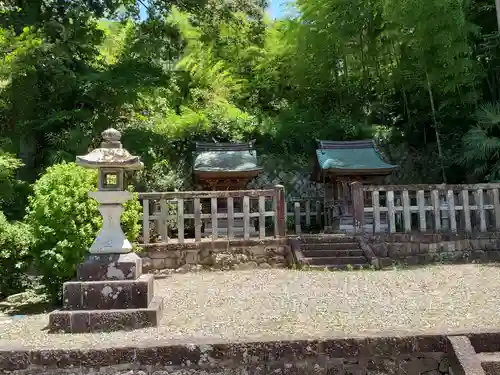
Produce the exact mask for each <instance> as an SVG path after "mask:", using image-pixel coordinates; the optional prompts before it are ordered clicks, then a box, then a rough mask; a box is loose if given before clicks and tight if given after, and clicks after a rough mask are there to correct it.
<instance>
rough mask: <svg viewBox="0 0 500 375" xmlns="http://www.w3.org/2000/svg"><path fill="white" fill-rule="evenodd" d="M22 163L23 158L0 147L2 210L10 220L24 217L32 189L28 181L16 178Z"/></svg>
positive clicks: (0, 202) (0, 195)
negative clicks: (20, 158)
mask: <svg viewBox="0 0 500 375" xmlns="http://www.w3.org/2000/svg"><path fill="white" fill-rule="evenodd" d="M2 143H3V141H2V140H0V145H1V144H2ZM22 165H23V163H22V162H21V160H19V159H18V158H16V157H15V156H14V155H12V154H9V153H7V152H4V151H2V150H1V148H0V210H1V211H2V212H3V214H4V215H5V216H6V217H7V219H9V220H18V219H21V218H22V217H23V215H24V208H25V206H26V199H27V197H28V195H29V191H30V190H29V185H28V184H27V183H26V182H24V181H20V180H18V179H16V171H17V170H18V168H20V167H21V166H22Z"/></svg>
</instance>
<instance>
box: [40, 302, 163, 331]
mask: <svg viewBox="0 0 500 375" xmlns="http://www.w3.org/2000/svg"><path fill="white" fill-rule="evenodd" d="M162 313H163V298H162V297H153V299H152V300H151V303H150V304H149V306H148V307H147V308H142V309H141V308H135V309H114V310H72V311H65V310H56V311H53V312H52V313H50V315H49V327H48V330H49V332H50V333H90V332H112V331H122V330H123V331H129V330H133V329H139V328H147V327H156V326H157V325H158V323H159V322H160V320H161V317H162Z"/></svg>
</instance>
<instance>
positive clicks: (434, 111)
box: [425, 69, 446, 184]
mask: <svg viewBox="0 0 500 375" xmlns="http://www.w3.org/2000/svg"><path fill="white" fill-rule="evenodd" d="M425 78H426V79H427V92H428V93H429V101H430V104H431V111H432V123H433V125H434V131H435V133H436V143H437V147H438V154H439V164H440V166H441V173H442V176H443V183H444V184H446V173H445V171H444V162H443V149H442V147H441V137H440V134H439V127H438V124H437V120H436V107H435V105H434V95H433V94H432V86H431V80H430V78H429V73H428V72H427V69H426V70H425Z"/></svg>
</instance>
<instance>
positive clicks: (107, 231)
mask: <svg viewBox="0 0 500 375" xmlns="http://www.w3.org/2000/svg"><path fill="white" fill-rule="evenodd" d="M102 137H103V142H102V143H101V147H100V148H98V149H95V150H93V151H91V152H90V153H89V154H87V155H84V156H77V158H76V162H77V164H79V165H81V166H83V167H86V168H95V169H97V171H98V190H97V191H93V192H89V196H90V197H91V198H94V199H95V200H97V202H98V203H99V211H100V212H101V215H102V217H103V224H102V228H101V230H100V232H99V234H98V235H97V237H96V239H95V240H94V242H93V244H92V246H91V247H90V249H89V255H87V256H86V258H85V261H84V262H83V263H81V264H79V265H78V266H77V281H71V282H66V283H64V285H63V308H62V309H61V310H57V311H54V312H52V313H51V314H50V316H49V331H50V332H66V333H84V332H96V331H116V330H121V329H124V330H126V329H134V328H144V327H151V326H156V325H157V324H158V322H159V320H160V319H161V313H162V310H163V299H162V298H160V297H154V296H153V286H154V278H153V275H150V274H142V259H141V258H140V257H139V256H138V255H137V254H135V253H133V252H132V245H131V244H130V242H129V241H128V239H127V238H126V237H125V234H124V233H123V230H122V228H121V225H120V218H121V214H122V212H123V204H124V203H125V202H127V201H128V200H129V199H131V198H132V197H133V195H132V194H131V193H130V192H128V191H126V180H127V178H128V177H129V176H130V174H132V173H133V172H134V171H137V170H139V169H141V168H142V167H143V164H142V163H141V161H140V158H139V157H138V156H133V155H131V154H130V153H129V152H128V151H127V150H126V149H124V148H123V147H122V144H121V142H120V139H121V134H120V132H119V131H117V130H115V129H108V130H105V131H104V132H103V133H102ZM75 214H76V215H77V214H78V213H75Z"/></svg>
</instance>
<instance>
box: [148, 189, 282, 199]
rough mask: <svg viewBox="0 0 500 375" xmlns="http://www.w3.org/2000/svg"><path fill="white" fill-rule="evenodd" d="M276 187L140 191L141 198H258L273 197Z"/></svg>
mask: <svg viewBox="0 0 500 375" xmlns="http://www.w3.org/2000/svg"><path fill="white" fill-rule="evenodd" d="M275 194H276V189H259V190H221V191H210V190H208V191H165V192H152V193H139V199H194V198H201V199H203V198H240V197H250V198H254V197H255V198H258V197H261V196H264V197H273V196H274V195H275Z"/></svg>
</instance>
